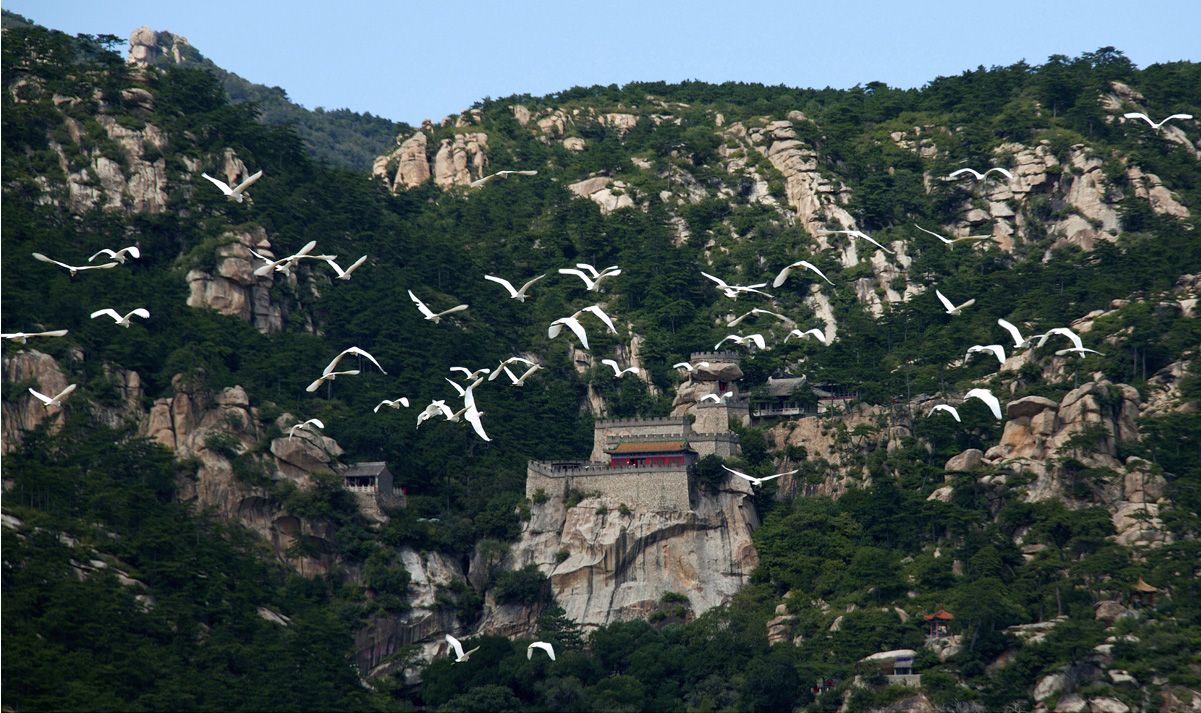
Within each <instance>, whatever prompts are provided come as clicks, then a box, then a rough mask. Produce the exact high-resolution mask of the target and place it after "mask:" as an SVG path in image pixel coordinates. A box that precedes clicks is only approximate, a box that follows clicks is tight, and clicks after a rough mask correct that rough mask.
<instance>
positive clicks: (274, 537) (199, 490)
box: [143, 375, 342, 576]
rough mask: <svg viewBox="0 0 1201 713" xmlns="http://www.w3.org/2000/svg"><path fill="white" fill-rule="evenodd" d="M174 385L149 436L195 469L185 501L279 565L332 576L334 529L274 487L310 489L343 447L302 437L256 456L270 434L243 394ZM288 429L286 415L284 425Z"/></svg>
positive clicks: (185, 484)
mask: <svg viewBox="0 0 1201 713" xmlns="http://www.w3.org/2000/svg"><path fill="white" fill-rule="evenodd" d="M171 384H172V387H173V390H174V395H173V396H167V397H163V398H159V399H156V400H155V402H154V404H153V406H152V407H151V409H150V414H149V417H148V418H147V419H146V422H145V424H144V426H143V433H144V434H145V435H147V436H149V437H151V438H153V439H154V440H156V441H158V442H159V443H161V444H163V445H164V446H166V447H167V448H170V449H171V450H173V451H174V452H175V454H176V455H177V457H179V458H180V459H181V460H183V461H185V462H186V463H191V464H193V465H194V467H195V471H194V474H192V475H190V476H189V477H185V478H181V479H180V480H179V481H178V482H177V487H178V490H179V498H180V499H181V500H182V501H184V502H194V503H195V504H196V506H197V507H198V508H201V509H212V510H214V511H215V512H217V513H219V514H221V515H222V516H223V517H225V518H227V519H229V520H232V521H235V522H238V523H240V524H241V525H244V526H245V527H247V528H249V529H250V530H252V531H254V532H255V533H257V534H258V535H259V536H261V537H262V538H263V540H265V541H266V542H268V543H269V544H270V545H271V547H272V550H273V551H274V553H275V555H276V557H278V558H279V559H280V560H282V561H284V562H286V563H287V564H288V565H289V566H291V567H293V568H294V569H296V570H297V571H298V572H300V573H301V574H303V575H306V576H319V575H322V574H325V573H326V572H328V571H329V568H330V567H331V566H332V565H333V564H334V562H335V559H336V558H335V556H334V554H333V553H334V549H335V548H334V547H333V544H332V543H333V532H332V528H331V526H330V525H329V524H328V523H325V522H319V521H310V520H306V519H303V518H301V517H297V516H295V515H292V514H290V513H288V512H287V510H286V508H285V507H284V506H283V504H282V503H280V502H279V501H278V500H277V499H276V498H275V497H274V495H273V492H272V489H271V487H270V485H271V483H273V482H275V481H280V480H286V481H288V482H290V483H291V484H292V485H293V486H294V487H296V488H299V489H301V490H304V489H307V488H309V487H311V485H312V478H313V476H314V475H315V474H316V473H319V472H330V471H332V470H333V469H334V468H335V467H336V458H337V456H338V455H340V454H341V452H342V449H341V448H339V447H338V444H337V443H336V442H334V441H333V439H331V438H328V437H326V436H323V435H320V434H314V433H312V432H309V431H299V432H297V435H296V437H295V438H292V439H289V438H286V437H284V438H277V439H274V440H273V441H272V442H271V448H270V452H271V455H270V456H259V455H256V454H255V453H254V451H255V449H256V446H257V445H258V443H259V442H260V441H261V440H262V439H263V438H264V437H265V436H266V433H267V429H266V428H265V427H264V426H263V425H262V423H261V421H260V417H259V413H258V409H256V408H254V407H252V406H251V405H250V398H249V397H248V396H247V394H246V391H245V390H244V389H243V388H242V387H240V386H231V387H227V388H224V389H222V390H221V391H219V392H216V393H213V392H212V391H210V390H208V389H207V388H205V387H203V386H200V385H196V384H194V383H192V382H190V381H189V380H188V379H186V378H184V377H183V376H182V375H177V376H176V377H175V378H174V379H172V382H171ZM290 421H291V418H290V417H288V416H287V415H286V414H285V416H281V423H280V424H279V425H281V426H286V425H288V424H289V423H290ZM282 441H287V444H282V443H281V442H282ZM277 453H281V454H283V456H284V457H286V458H288V460H284V458H282V457H281V456H280V455H277ZM247 471H250V473H249V474H248V473H247ZM298 542H303V544H304V547H302V548H300V551H301V552H303V553H305V554H296V553H295V552H294V551H293V545H295V544H297V543H298Z"/></svg>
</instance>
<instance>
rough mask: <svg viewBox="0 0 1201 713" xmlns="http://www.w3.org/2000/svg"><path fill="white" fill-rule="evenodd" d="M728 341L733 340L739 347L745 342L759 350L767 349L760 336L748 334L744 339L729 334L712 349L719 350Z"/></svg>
mask: <svg viewBox="0 0 1201 713" xmlns="http://www.w3.org/2000/svg"><path fill="white" fill-rule="evenodd" d="M730 340H733V341H734V343H735V344H740V345H741V344H746V343H747V342H751V343H752V344H754V345H755V346H757V347H759V348H760V349H767V342H765V341H763V335H762V334H748V335H746V336H745V337H743V336H741V335H738V334H731V335H729V336H727V337H726V338H725V339H722V340H721V341H720V342H718V343H717V345H716V346H714V347H713V348H714V349H719V348H721V345H723V344H725V343H726V342H728V341H730Z"/></svg>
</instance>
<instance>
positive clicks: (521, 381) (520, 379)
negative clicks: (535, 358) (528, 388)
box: [501, 364, 542, 386]
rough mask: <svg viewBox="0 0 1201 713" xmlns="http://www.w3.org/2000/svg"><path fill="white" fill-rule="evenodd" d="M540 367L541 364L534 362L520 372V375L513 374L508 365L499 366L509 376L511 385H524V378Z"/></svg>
mask: <svg viewBox="0 0 1201 713" xmlns="http://www.w3.org/2000/svg"><path fill="white" fill-rule="evenodd" d="M541 368H542V365H541V364H534V365H532V366H531V367H530V368H529V369H526V370H525V373H524V374H522V375H521V376H516V375H514V374H513V372H512V371H510V370H509V367H507V366H505V367H501V371H503V372H504V373H505V375H506V376H508V377H509V380H510V381H512V382H513V386H525V380H526V379H528V378H529V377H530V376H532V375H533V373H534V372H536V371H538V370H539V369H541Z"/></svg>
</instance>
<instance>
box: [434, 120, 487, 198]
mask: <svg viewBox="0 0 1201 713" xmlns="http://www.w3.org/2000/svg"><path fill="white" fill-rule="evenodd" d="M487 149H488V135H487V134H485V133H483V132H475V133H469V134H456V135H455V137H454V140H453V141H452V140H450V139H443V140H442V145H441V146H440V147H439V148H438V153H437V154H436V155H435V156H434V183H435V184H437V185H438V187H440V188H449V187H450V186H466V185H468V184H470V183H471V182H472V181H474V180H475V179H477V178H482V177H483V175H484V171H485V170H487V168H488V155H487V153H486V151H487Z"/></svg>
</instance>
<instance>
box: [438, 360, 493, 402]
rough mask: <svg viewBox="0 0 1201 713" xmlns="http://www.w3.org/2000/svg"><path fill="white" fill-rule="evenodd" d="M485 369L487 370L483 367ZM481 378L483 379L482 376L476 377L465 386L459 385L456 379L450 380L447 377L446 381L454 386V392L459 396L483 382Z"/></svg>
mask: <svg viewBox="0 0 1201 713" xmlns="http://www.w3.org/2000/svg"><path fill="white" fill-rule="evenodd" d="M459 368H462V367H459ZM485 371H487V370H486V369H485ZM483 380H484V379H483V377H480V378H478V379H476V380H475V381H473V382H471V385H469V386H466V387H464V386H461V385H460V384H459V383H458V382H457V381H452V380H450V379H447V380H446V383H448V384H450V385H451V386H453V387H455V393H456V394H458V395H459V396H465V395H466V394H467V391H468V390H469V389H474V388H475V387H477V386H479V385H480V383H481V382H483Z"/></svg>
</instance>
